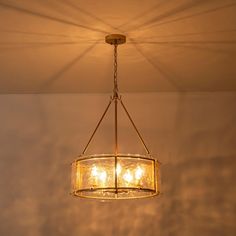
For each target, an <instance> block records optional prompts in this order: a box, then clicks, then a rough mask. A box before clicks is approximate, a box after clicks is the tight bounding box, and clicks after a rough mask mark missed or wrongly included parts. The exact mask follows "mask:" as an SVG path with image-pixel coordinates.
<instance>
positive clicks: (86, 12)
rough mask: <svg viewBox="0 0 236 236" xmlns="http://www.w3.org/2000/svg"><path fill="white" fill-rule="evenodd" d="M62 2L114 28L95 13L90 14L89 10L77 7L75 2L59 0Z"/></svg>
mask: <svg viewBox="0 0 236 236" xmlns="http://www.w3.org/2000/svg"><path fill="white" fill-rule="evenodd" d="M60 1H61V2H62V3H63V4H65V5H67V6H70V7H71V8H73V9H76V10H77V11H79V12H81V13H83V14H84V15H86V16H89V17H91V18H93V19H94V20H96V21H99V22H101V23H103V24H104V25H106V26H109V27H110V28H112V29H115V27H114V26H113V25H111V24H109V23H107V22H106V21H104V20H102V19H101V18H99V17H97V16H96V15H94V14H92V13H91V12H88V11H87V10H84V9H82V8H81V7H79V6H78V5H77V4H74V3H72V2H71V1H66V2H65V1H64V0H60Z"/></svg>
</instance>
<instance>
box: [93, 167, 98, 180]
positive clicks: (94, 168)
mask: <svg viewBox="0 0 236 236" xmlns="http://www.w3.org/2000/svg"><path fill="white" fill-rule="evenodd" d="M91 174H92V176H94V177H96V176H97V175H98V169H97V167H96V166H93V168H92V171H91Z"/></svg>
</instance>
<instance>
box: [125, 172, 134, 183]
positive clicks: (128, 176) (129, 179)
mask: <svg viewBox="0 0 236 236" xmlns="http://www.w3.org/2000/svg"><path fill="white" fill-rule="evenodd" d="M123 179H124V180H125V181H126V182H128V183H130V182H131V181H132V180H133V175H132V174H131V173H130V171H129V170H127V172H126V173H125V174H124V175H123Z"/></svg>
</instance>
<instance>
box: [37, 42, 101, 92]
mask: <svg viewBox="0 0 236 236" xmlns="http://www.w3.org/2000/svg"><path fill="white" fill-rule="evenodd" d="M96 45H97V42H96V43H94V44H93V45H91V46H90V47H88V48H87V49H86V50H85V51H83V52H82V53H81V54H80V55H78V56H77V57H75V58H74V59H73V60H72V61H70V62H69V63H68V64H66V65H65V66H64V67H63V68H62V69H61V70H59V71H58V72H57V73H56V74H54V75H53V76H52V77H51V78H49V79H48V80H47V81H46V82H45V83H43V84H42V85H41V87H40V89H39V90H38V92H37V93H41V92H43V91H44V90H45V88H47V87H48V86H50V85H51V84H53V83H54V82H55V81H57V80H58V79H59V78H60V77H61V76H62V75H63V74H64V73H65V72H67V71H68V70H69V69H71V68H72V67H73V66H74V65H75V64H76V63H77V62H78V61H80V60H81V59H82V58H83V57H84V56H85V55H87V54H88V53H89V52H90V51H91V50H92V49H93V48H94V47H95V46H96Z"/></svg>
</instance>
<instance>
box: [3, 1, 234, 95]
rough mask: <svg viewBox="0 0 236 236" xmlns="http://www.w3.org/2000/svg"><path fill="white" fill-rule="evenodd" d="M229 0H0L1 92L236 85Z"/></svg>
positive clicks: (221, 87)
mask: <svg viewBox="0 0 236 236" xmlns="http://www.w3.org/2000/svg"><path fill="white" fill-rule="evenodd" d="M235 12H236V1H235V0H224V1H222V0H146V1H141V0H126V1H107V0H104V1H95V0H91V1H88V0H80V1H76V0H47V1H38V0H22V1H17V0H1V1H0V34H1V37H0V93H105V92H109V91H111V89H112V83H113V81H112V78H113V75H112V74H113V72H112V70H113V48H112V46H109V45H107V44H105V43H104V37H105V36H106V35H107V34H110V33H122V34H125V35H126V36H127V44H125V45H122V46H120V47H119V50H118V54H119V58H118V59H119V63H118V67H119V70H118V79H119V85H120V89H121V90H122V91H124V92H158V91H232V90H233V91H234V90H236V79H235V78H236V66H235V65H236V14H235Z"/></svg>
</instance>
